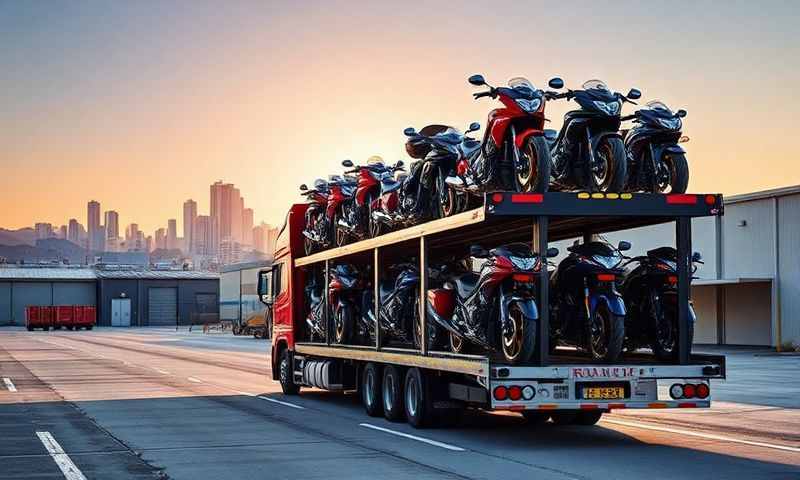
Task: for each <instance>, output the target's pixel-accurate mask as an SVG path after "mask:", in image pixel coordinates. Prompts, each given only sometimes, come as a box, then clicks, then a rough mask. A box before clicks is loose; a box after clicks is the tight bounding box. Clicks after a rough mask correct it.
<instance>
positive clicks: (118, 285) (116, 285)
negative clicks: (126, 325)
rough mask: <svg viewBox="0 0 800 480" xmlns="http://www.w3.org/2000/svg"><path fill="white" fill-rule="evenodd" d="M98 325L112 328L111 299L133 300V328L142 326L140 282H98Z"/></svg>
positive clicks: (124, 280) (121, 280) (107, 280)
mask: <svg viewBox="0 0 800 480" xmlns="http://www.w3.org/2000/svg"><path fill="white" fill-rule="evenodd" d="M98 292H99V294H98V304H97V306H98V308H97V324H98V325H101V326H107V327H110V326H111V299H112V298H123V297H124V298H130V299H131V326H141V325H142V323H141V321H140V306H139V282H138V281H137V280H135V279H105V278H104V279H100V280H98ZM123 294H124V296H123Z"/></svg>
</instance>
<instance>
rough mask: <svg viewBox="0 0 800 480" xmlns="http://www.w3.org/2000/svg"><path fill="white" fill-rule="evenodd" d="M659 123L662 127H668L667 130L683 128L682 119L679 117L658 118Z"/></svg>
mask: <svg viewBox="0 0 800 480" xmlns="http://www.w3.org/2000/svg"><path fill="white" fill-rule="evenodd" d="M656 121H658V124H659V125H661V126H662V127H664V128H666V129H667V130H680V129H681V119H680V118H678V117H675V118H657V119H656Z"/></svg>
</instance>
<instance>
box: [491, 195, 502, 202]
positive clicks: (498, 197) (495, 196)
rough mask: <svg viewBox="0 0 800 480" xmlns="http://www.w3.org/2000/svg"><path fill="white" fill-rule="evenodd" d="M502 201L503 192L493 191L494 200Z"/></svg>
mask: <svg viewBox="0 0 800 480" xmlns="http://www.w3.org/2000/svg"><path fill="white" fill-rule="evenodd" d="M502 201H503V194H502V193H493V194H492V202H494V203H501V202H502Z"/></svg>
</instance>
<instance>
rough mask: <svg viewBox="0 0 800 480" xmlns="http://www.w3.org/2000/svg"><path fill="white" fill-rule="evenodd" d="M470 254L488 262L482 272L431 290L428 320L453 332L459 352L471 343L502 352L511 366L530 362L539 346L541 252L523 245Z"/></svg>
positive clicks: (550, 253)
mask: <svg viewBox="0 0 800 480" xmlns="http://www.w3.org/2000/svg"><path fill="white" fill-rule="evenodd" d="M546 255H547V256H548V257H553V256H556V255H558V249H556V248H550V249H548V250H547V253H546ZM470 256H471V257H474V258H478V259H483V260H485V261H484V263H483V265H482V266H481V269H480V273H475V272H472V271H469V272H467V273H462V274H460V275H455V276H453V278H452V279H451V280H449V281H447V282H445V284H444V287H443V288H436V289H431V290H429V291H428V294H427V296H428V298H427V302H426V308H427V311H428V318H429V319H431V320H433V322H435V323H436V324H437V325H438V326H439V327H441V328H442V329H443V330H444V331H446V332H447V333H448V334H449V338H450V349H451V350H452V351H453V352H454V353H462V352H464V351H465V350H466V348H467V345H466V343H467V342H469V343H471V344H475V345H478V346H480V347H481V348H483V349H485V350H488V351H499V352H500V353H501V354H502V356H503V359H504V360H505V361H506V362H508V363H509V364H521V363H525V362H527V361H528V360H529V359H530V358H531V356H533V355H534V353H535V349H536V323H537V321H538V320H539V310H538V308H537V306H536V300H535V293H534V287H535V284H536V283H535V282H536V276H537V275H538V273H537V272H539V270H540V269H541V268H542V261H541V258H540V256H539V255H537V254H535V253H533V252H531V249H530V247H528V246H527V245H525V244H523V243H513V244H508V245H502V246H500V247H497V248H494V249H492V250H489V251H487V250H486V249H484V248H482V247H480V246H478V245H473V246H472V247H470ZM495 318H497V319H499V321H497V322H495V321H493V319H495Z"/></svg>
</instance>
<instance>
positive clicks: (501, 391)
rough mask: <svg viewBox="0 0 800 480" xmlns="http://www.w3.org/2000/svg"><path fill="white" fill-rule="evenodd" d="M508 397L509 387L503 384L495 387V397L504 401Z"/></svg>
mask: <svg viewBox="0 0 800 480" xmlns="http://www.w3.org/2000/svg"><path fill="white" fill-rule="evenodd" d="M507 398H508V389H507V388H506V387H504V386H502V385H500V386H499V387H497V388H495V389H494V399H495V400H500V401H503V400H505V399H507Z"/></svg>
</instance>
